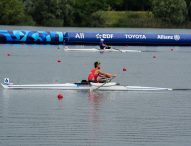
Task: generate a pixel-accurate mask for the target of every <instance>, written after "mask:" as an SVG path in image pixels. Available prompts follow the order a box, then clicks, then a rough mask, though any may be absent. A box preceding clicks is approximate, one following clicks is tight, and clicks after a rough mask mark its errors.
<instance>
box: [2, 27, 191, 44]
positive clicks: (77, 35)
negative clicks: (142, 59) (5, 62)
mask: <svg viewBox="0 0 191 146" xmlns="http://www.w3.org/2000/svg"><path fill="white" fill-rule="evenodd" d="M100 39H104V43H106V44H108V45H138V46H141V45H150V46H151V45H172V46H173V45H174V46H182V45H191V34H146V33H98V32H46V31H28V30H0V43H30V44H65V45H98V44H99V43H100Z"/></svg>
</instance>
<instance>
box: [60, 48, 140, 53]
mask: <svg viewBox="0 0 191 146" xmlns="http://www.w3.org/2000/svg"><path fill="white" fill-rule="evenodd" d="M64 51H75V52H100V53H103V52H121V53H128V52H129V53H141V52H142V51H141V50H127V49H123V50H122V49H115V48H111V49H103V50H100V49H96V48H89V49H88V48H87V49H82V48H78V49H73V48H71V49H70V48H68V47H65V48H64Z"/></svg>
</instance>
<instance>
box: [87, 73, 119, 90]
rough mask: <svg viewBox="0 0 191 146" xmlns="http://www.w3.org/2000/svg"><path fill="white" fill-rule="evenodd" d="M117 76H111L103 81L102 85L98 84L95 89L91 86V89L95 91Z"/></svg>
mask: <svg viewBox="0 0 191 146" xmlns="http://www.w3.org/2000/svg"><path fill="white" fill-rule="evenodd" d="M115 77H116V76H112V77H111V78H109V79H108V80H107V81H106V82H105V83H103V84H102V85H100V86H98V87H97V88H95V89H93V88H90V90H91V91H93V90H94V91H95V90H98V89H99V88H101V87H103V86H104V85H105V84H107V83H109V82H111V80H113V79H114V78H115Z"/></svg>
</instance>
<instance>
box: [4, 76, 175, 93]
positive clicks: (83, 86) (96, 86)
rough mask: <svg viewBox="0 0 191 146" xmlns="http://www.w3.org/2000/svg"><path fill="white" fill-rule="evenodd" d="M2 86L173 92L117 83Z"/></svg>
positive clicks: (12, 86) (13, 85) (9, 84)
mask: <svg viewBox="0 0 191 146" xmlns="http://www.w3.org/2000/svg"><path fill="white" fill-rule="evenodd" d="M2 86H3V87H4V88H5V89H52V90H53V89H54V90H83V91H84V90H87V91H88V90H99V91H163V90H173V89H171V88H159V87H142V86H123V85H119V84H118V83H115V82H109V83H89V82H80V83H64V84H24V85H15V84H13V83H9V80H8V79H5V80H4V83H3V84H2Z"/></svg>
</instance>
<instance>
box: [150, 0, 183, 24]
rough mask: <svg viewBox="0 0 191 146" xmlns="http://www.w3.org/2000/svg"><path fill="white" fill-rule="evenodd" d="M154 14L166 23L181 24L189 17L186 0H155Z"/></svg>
mask: <svg viewBox="0 0 191 146" xmlns="http://www.w3.org/2000/svg"><path fill="white" fill-rule="evenodd" d="M153 14H154V16H155V17H156V18H160V19H161V20H163V21H164V22H168V23H172V24H181V23H183V22H184V21H185V20H186V17H187V5H186V2H185V0H153Z"/></svg>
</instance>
